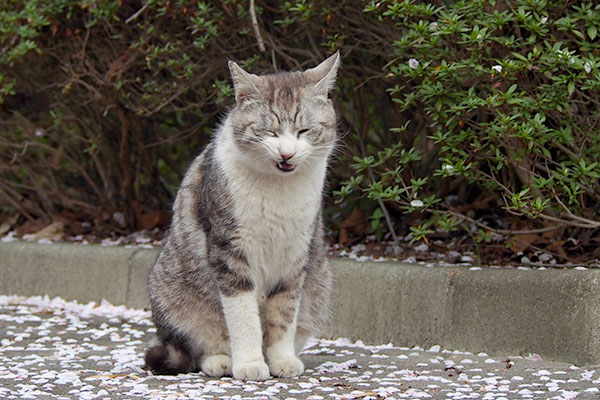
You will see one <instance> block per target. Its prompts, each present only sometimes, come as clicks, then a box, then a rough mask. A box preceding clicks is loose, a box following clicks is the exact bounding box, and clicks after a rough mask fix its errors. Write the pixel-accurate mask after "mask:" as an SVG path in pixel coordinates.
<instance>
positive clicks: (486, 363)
mask: <svg viewBox="0 0 600 400" xmlns="http://www.w3.org/2000/svg"><path fill="white" fill-rule="evenodd" d="M148 317H149V313H147V312H144V311H140V310H132V309H127V308H125V307H122V306H121V307H115V306H112V305H109V304H105V303H103V304H85V305H82V304H76V303H73V302H67V301H63V300H61V299H49V298H27V297H17V296H0V398H2V399H42V400H46V399H63V400H64V399H103V400H104V399H313V400H318V399H384V398H385V399H452V400H459V399H481V400H508V399H554V400H571V399H577V400H591V399H598V398H600V390H599V389H598V387H599V386H600V375H599V371H598V369H596V368H579V367H575V366H573V365H570V364H566V363H560V362H551V361H547V360H546V361H544V360H542V359H541V358H540V357H538V356H531V357H528V358H523V357H518V356H510V355H508V354H506V355H504V356H502V357H490V356H488V355H487V354H483V353H480V354H472V353H462V352H456V351H454V352H449V351H445V350H443V349H441V348H440V346H432V347H431V348H429V349H427V350H423V349H421V348H400V347H393V346H391V345H380V346H367V345H364V344H363V343H362V342H358V343H353V342H351V341H348V340H343V339H338V340H319V341H314V342H312V343H311V347H309V348H308V349H307V350H305V352H304V353H303V354H302V355H301V358H302V359H303V361H304V363H305V366H306V371H305V373H304V374H303V375H302V376H300V377H298V378H294V379H270V380H268V381H265V382H243V381H238V380H233V379H231V378H222V379H213V378H209V377H206V376H204V375H203V374H201V373H192V374H185V375H178V376H153V375H151V374H149V373H148V372H147V371H145V370H143V369H142V364H143V361H142V359H143V349H144V343H146V342H147V341H148V340H149V338H150V336H151V334H152V332H153V330H154V328H153V327H152V325H151V323H150V321H149V319H148Z"/></svg>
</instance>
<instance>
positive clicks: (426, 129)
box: [0, 0, 600, 241]
mask: <svg viewBox="0 0 600 400" xmlns="http://www.w3.org/2000/svg"><path fill="white" fill-rule="evenodd" d="M251 10H252V9H251V8H250V3H249V2H245V1H244V2H239V1H234V0H225V1H222V2H217V1H206V2H201V1H196V0H148V1H123V0H76V1H68V0H47V1H41V0H24V1H17V0H8V1H5V2H3V3H2V4H1V5H0V102H1V103H2V104H1V105H0V146H1V147H2V148H3V151H2V152H0V177H1V179H0V204H2V205H3V206H4V207H10V208H11V209H16V210H18V211H19V212H20V213H21V214H22V215H23V216H25V217H27V218H30V219H34V218H38V217H40V216H52V215H56V214H58V213H61V212H63V213H64V212H65V211H68V212H70V213H71V214H73V215H77V216H79V217H80V218H81V219H87V220H89V219H95V221H96V222H97V223H98V225H102V224H104V225H105V226H107V227H108V228H109V229H115V227H117V228H118V227H119V226H120V227H121V228H123V229H135V227H136V226H137V227H139V225H140V223H139V222H140V221H139V219H140V215H141V214H142V213H144V212H150V211H152V210H165V209H169V204H170V201H171V199H172V196H173V194H174V191H175V190H176V187H177V185H178V183H179V180H180V179H181V176H182V173H183V171H184V170H185V167H186V166H187V164H188V163H189V162H190V160H191V158H192V157H193V156H194V155H195V154H197V153H198V151H199V150H200V149H201V147H202V145H203V144H205V143H206V141H207V140H208V138H209V137H210V133H211V131H212V128H213V127H214V125H215V123H216V122H217V121H218V118H219V114H220V113H222V112H223V111H224V110H225V109H226V108H227V107H228V106H229V105H231V103H232V87H231V84H230V81H229V77H228V71H227V68H226V61H227V59H235V60H237V61H240V62H242V64H243V66H244V67H246V68H247V69H249V70H251V71H253V72H255V73H265V72H273V71H276V70H289V69H294V68H306V67H309V66H312V65H315V64H317V63H318V62H319V61H320V60H322V59H324V58H325V56H326V55H327V54H330V53H331V52H333V51H335V50H337V49H339V50H340V51H341V53H342V57H343V68H342V70H341V75H340V79H339V81H338V85H337V91H336V94H335V95H334V97H335V101H336V105H337V108H338V110H339V112H340V130H341V132H342V136H343V139H342V145H341V146H340V150H339V152H338V155H337V159H338V160H337V162H336V163H335V164H334V168H333V176H332V178H331V185H330V186H332V188H333V190H334V200H335V203H336V205H333V204H332V205H331V207H330V208H328V213H327V214H328V216H329V220H330V223H331V224H332V226H333V227H336V226H337V227H340V226H343V227H345V228H348V227H349V226H350V225H351V224H349V223H348V222H347V217H348V215H350V214H352V213H353V211H354V212H356V211H357V210H360V213H362V214H361V215H366V216H368V221H369V222H370V223H369V225H368V226H363V227H362V228H361V229H354V231H353V232H349V234H350V235H352V234H353V233H354V234H369V233H375V234H376V235H377V236H379V237H381V236H382V235H384V234H385V232H389V231H391V233H393V234H395V233H398V234H400V233H401V234H408V233H410V234H411V235H412V237H413V238H414V239H426V238H427V237H428V236H430V235H432V234H434V233H436V232H452V231H456V230H460V229H464V230H467V231H469V232H471V231H472V230H473V226H477V227H478V228H479V229H480V230H479V232H476V235H475V236H474V238H475V240H476V241H484V240H489V238H490V233H493V232H495V233H523V232H522V231H526V232H531V231H533V232H542V231H551V230H552V231H560V232H561V235H562V236H564V237H568V236H569V235H577V234H578V232H579V233H581V232H584V231H594V230H596V229H598V228H599V227H600V222H598V221H600V208H599V206H598V204H600V189H599V186H598V179H599V177H600V160H599V154H600V135H599V129H600V127H599V121H600V104H599V101H600V100H599V97H598V93H599V89H600V41H598V36H599V33H598V28H599V26H600V5H598V4H596V2H594V1H555V2H548V1H546V0H496V1H494V0H476V1H450V0H445V1H433V2H425V1H415V0H404V1H401V0H383V1H370V2H365V1H358V0H350V1H344V2H334V1H314V2H309V1H307V0H290V1H280V2H266V1H258V0H257V1H256V4H255V8H254V11H255V13H256V21H257V26H256V27H257V28H258V32H259V33H257V32H256V31H255V29H254V28H255V26H254V25H253V23H252V15H251ZM259 42H262V43H263V46H264V50H265V51H261V48H260V45H259ZM347 165H351V167H352V168H351V169H348V168H347V167H346V166H347ZM116 212H118V213H122V215H123V216H124V217H125V218H124V220H122V221H116V220H115V218H114V215H115V213H116ZM365 218H367V217H365ZM359 225H360V224H359ZM350 230H352V229H350ZM517 231H518V232H517Z"/></svg>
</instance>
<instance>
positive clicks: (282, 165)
mask: <svg viewBox="0 0 600 400" xmlns="http://www.w3.org/2000/svg"><path fill="white" fill-rule="evenodd" d="M277 168H279V170H280V171H283V172H292V171H293V170H294V168H296V166H295V165H294V164H290V163H289V162H287V161H278V162H277Z"/></svg>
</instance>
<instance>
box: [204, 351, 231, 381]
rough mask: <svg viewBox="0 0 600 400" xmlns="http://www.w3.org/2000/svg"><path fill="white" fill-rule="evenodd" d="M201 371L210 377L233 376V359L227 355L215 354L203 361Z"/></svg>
mask: <svg viewBox="0 0 600 400" xmlns="http://www.w3.org/2000/svg"><path fill="white" fill-rule="evenodd" d="M200 369H202V372H204V373H205V374H206V375H208V376H212V377H213V378H220V377H222V376H225V375H229V376H230V375H231V357H229V356H228V355H225V354H213V355H209V356H206V357H205V358H204V359H203V360H202V364H201V365H200Z"/></svg>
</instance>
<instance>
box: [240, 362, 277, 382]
mask: <svg viewBox="0 0 600 400" xmlns="http://www.w3.org/2000/svg"><path fill="white" fill-rule="evenodd" d="M269 376H270V375H269V367H268V366H267V364H265V362H264V361H249V362H245V363H239V364H236V365H234V366H233V377H234V378H235V379H241V380H244V381H264V380H267V379H269Z"/></svg>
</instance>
